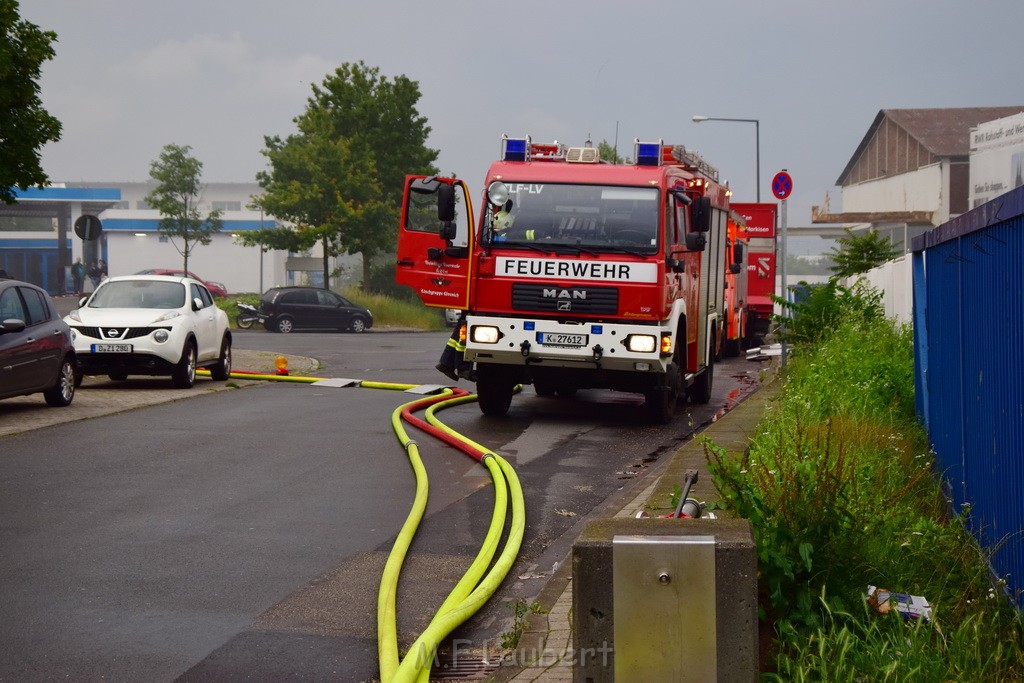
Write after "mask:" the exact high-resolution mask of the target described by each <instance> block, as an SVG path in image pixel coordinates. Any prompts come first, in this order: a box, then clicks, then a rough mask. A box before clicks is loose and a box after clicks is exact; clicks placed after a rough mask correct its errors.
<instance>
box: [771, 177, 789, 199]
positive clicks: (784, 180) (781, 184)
mask: <svg viewBox="0 0 1024 683" xmlns="http://www.w3.org/2000/svg"><path fill="white" fill-rule="evenodd" d="M792 191H793V178H792V177H790V175H789V174H788V173H786V172H785V171H779V172H778V173H776V174H775V177H774V178H772V194H773V195H775V198H776V199H785V198H786V197H788V196H789V193H790V192H792Z"/></svg>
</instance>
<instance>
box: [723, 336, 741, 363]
mask: <svg viewBox="0 0 1024 683" xmlns="http://www.w3.org/2000/svg"><path fill="white" fill-rule="evenodd" d="M741 341H742V339H726V340H725V341H724V342H722V355H723V356H725V357H726V358H735V357H736V356H738V355H740V342H741Z"/></svg>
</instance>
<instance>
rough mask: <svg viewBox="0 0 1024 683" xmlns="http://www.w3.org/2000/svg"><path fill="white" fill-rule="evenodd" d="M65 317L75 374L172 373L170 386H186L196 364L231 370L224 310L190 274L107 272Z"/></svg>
mask: <svg viewBox="0 0 1024 683" xmlns="http://www.w3.org/2000/svg"><path fill="white" fill-rule="evenodd" d="M64 320H65V321H67V323H68V324H69V325H70V326H71V335H72V338H73V340H74V343H75V354H76V355H77V358H78V367H79V369H80V371H81V372H80V373H79V376H81V375H82V374H86V375H102V374H105V375H107V376H109V377H110V378H111V379H113V380H123V379H125V378H127V377H128V375H170V376H171V378H172V380H173V381H174V384H175V386H178V387H182V388H188V387H191V386H192V384H193V383H194V382H195V379H196V368H197V367H208V368H210V375H211V376H212V377H213V379H215V380H220V381H224V380H226V379H227V378H228V375H229V374H230V373H231V331H230V330H229V329H228V317H227V314H226V313H224V311H222V310H220V309H219V308H218V307H217V305H216V304H215V303H214V302H213V296H211V294H210V292H209V290H208V289H206V287H205V286H204V285H203V283H201V282H199V281H198V280H193V279H192V278H189V277H172V276H164V275H127V276H123V277H111V278H107V279H106V280H104V281H103V282H101V283H100V286H99V287H97V288H96V291H95V292H93V293H92V295H91V296H89V297H88V298H87V299H82V305H81V308H78V309H76V310H74V311H72V312H71V313H70V314H69V315H67V316H66V317H65V318H64Z"/></svg>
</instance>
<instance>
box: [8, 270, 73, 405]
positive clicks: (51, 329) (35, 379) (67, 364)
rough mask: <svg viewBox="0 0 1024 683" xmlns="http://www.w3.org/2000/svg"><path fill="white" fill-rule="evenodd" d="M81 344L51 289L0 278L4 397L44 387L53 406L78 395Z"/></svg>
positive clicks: (31, 392)
mask: <svg viewBox="0 0 1024 683" xmlns="http://www.w3.org/2000/svg"><path fill="white" fill-rule="evenodd" d="M76 372H77V370H76V366H75V347H74V345H73V344H72V342H71V328H70V327H68V324H67V323H66V322H64V321H63V320H61V317H60V315H58V314H57V309H56V308H55V307H54V305H53V301H51V300H50V295H49V294H47V293H46V290H44V289H42V288H40V287H36V286H35V285H33V284H29V283H28V282H21V281H19V280H10V279H0V398H11V397H12V396H25V395H28V394H36V393H42V394H43V398H45V399H46V402H47V403H48V404H50V405H51V406H58V407H62V406H68V405H71V400H72V399H73V398H74V397H75V385H76V381H75V380H76Z"/></svg>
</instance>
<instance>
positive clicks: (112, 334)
mask: <svg viewBox="0 0 1024 683" xmlns="http://www.w3.org/2000/svg"><path fill="white" fill-rule="evenodd" d="M120 336H121V333H120V332H119V331H118V330H114V329H110V330H107V338H108V339H111V338H114V339H116V338H117V337H120Z"/></svg>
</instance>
